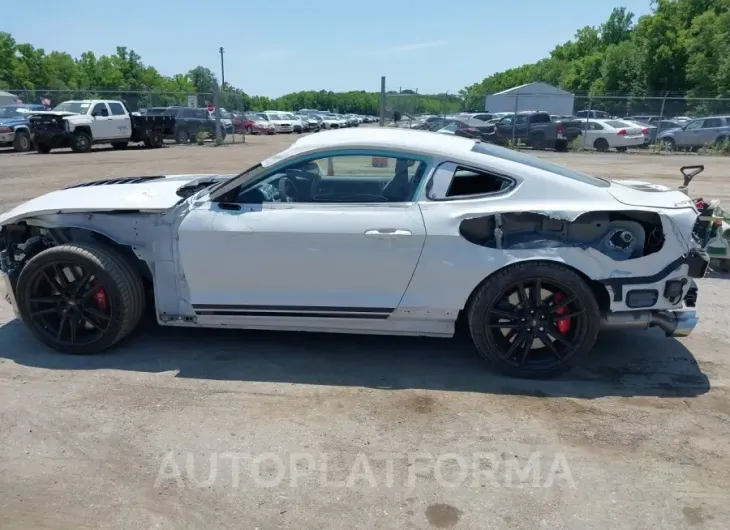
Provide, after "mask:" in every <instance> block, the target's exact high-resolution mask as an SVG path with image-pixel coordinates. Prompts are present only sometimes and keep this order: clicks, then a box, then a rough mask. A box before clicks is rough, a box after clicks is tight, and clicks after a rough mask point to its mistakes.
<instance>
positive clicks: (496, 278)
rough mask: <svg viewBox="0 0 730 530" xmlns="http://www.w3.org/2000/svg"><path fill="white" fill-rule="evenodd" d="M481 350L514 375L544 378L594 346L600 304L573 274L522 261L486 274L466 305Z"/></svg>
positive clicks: (551, 265) (550, 265) (570, 364)
mask: <svg viewBox="0 0 730 530" xmlns="http://www.w3.org/2000/svg"><path fill="white" fill-rule="evenodd" d="M467 321H468V324H469V330H470V333H471V336H472V340H473V341H474V345H475V346H476V348H477V351H478V352H479V354H480V355H481V356H482V357H483V358H484V359H485V360H487V361H488V362H489V363H490V364H491V365H492V366H493V367H494V368H496V369H497V370H498V371H500V372H502V373H505V374H507V375H510V376H513V377H522V378H531V379H546V378H550V377H554V376H556V375H559V374H561V373H563V372H566V371H567V370H569V369H570V368H572V367H573V365H574V364H576V363H577V362H578V361H579V359H580V358H581V357H583V356H585V355H587V354H588V353H589V352H590V350H591V349H592V348H593V346H594V344H595V342H596V337H597V336H598V330H599V327H600V312H599V308H598V303H597V302H596V299H595V296H594V295H593V292H592V291H591V289H590V287H589V286H588V285H587V284H586V282H585V281H584V280H583V278H581V277H580V276H579V275H578V274H577V273H576V272H574V271H572V270H571V269H568V268H567V267H565V266H563V265H560V264H557V263H551V262H525V263H519V264H516V265H512V266H510V267H507V268H506V269H503V270H502V271H499V272H497V273H496V274H494V275H492V276H490V277H489V278H488V279H487V280H486V281H485V282H484V283H483V284H482V285H480V286H479V287H478V288H477V290H476V291H475V294H474V296H473V297H472V299H471V301H470V302H469V304H468V306H467Z"/></svg>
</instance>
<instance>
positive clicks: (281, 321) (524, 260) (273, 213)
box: [0, 128, 709, 378]
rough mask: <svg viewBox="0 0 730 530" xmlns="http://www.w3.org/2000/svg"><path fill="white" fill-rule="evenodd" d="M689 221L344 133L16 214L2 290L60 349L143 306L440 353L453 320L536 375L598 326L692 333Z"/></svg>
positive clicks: (105, 341) (506, 167)
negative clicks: (437, 343)
mask: <svg viewBox="0 0 730 530" xmlns="http://www.w3.org/2000/svg"><path fill="white" fill-rule="evenodd" d="M375 159H377V160H378V163H377V164H376V163H375ZM383 159H384V160H383ZM424 179H428V183H427V185H422V184H423V181H424ZM546 190H549V193H546ZM454 199H458V200H454ZM364 203H365V204H368V205H369V207H368V208H363V207H362V206H363V204H364ZM281 204H287V207H286V208H279V207H278V205H281ZM312 204H317V208H314V209H313V208H312V207H311V205H312ZM394 205H398V207H397V208H395V207H394ZM262 206H264V207H263V208H262ZM334 218H341V219H346V220H347V222H335V223H333V221H332V220H333V219H334ZM697 218H698V212H697V210H696V209H695V205H694V203H693V202H692V201H691V200H690V199H689V198H688V197H687V196H686V195H685V194H684V193H682V192H680V191H678V190H675V189H671V188H667V187H663V186H659V185H655V184H654V185H651V186H648V185H647V184H646V183H645V182H637V181H608V180H605V179H602V178H598V177H593V176H590V175H587V174H584V173H581V172H578V171H574V170H570V169H567V168H565V167H562V166H558V165H556V164H553V163H550V162H548V161H547V160H543V159H539V158H536V157H532V156H529V155H527V154H525V153H520V152H518V151H514V150H511V149H504V148H501V147H498V146H495V145H491V144H488V143H484V142H476V141H474V140H470V139H466V138H460V137H456V136H451V137H450V136H446V135H436V134H429V133H427V132H418V131H408V130H399V129H393V128H387V129H380V128H367V129H353V130H350V131H345V132H342V131H340V132H335V133H322V134H316V135H308V136H305V137H302V138H301V139H299V140H298V141H297V142H295V143H294V144H293V145H292V146H291V147H289V148H288V149H287V150H285V151H283V152H281V153H279V154H276V155H274V156H273V157H271V158H268V159H267V160H264V161H263V162H262V163H260V164H256V165H254V166H253V167H251V168H250V169H248V170H246V171H244V172H243V173H241V174H239V175H219V176H211V175H180V176H160V175H155V176H147V177H144V176H142V177H130V178H127V179H119V178H114V179H108V180H99V181H93V182H84V183H81V184H77V185H75V186H71V187H69V188H66V189H63V190H59V191H54V192H51V193H48V194H46V195H43V196H41V197H38V198H36V199H33V200H31V201H28V202H26V203H24V204H21V205H19V206H17V207H15V208H14V209H12V210H10V211H7V212H5V213H3V214H0V227H1V231H0V234H1V236H2V237H1V239H0V241H1V243H0V281H2V282H3V283H4V285H5V290H6V293H8V296H7V298H8V300H9V301H10V303H11V304H12V306H13V309H14V311H15V312H16V314H17V315H18V316H19V317H20V318H21V319H22V321H23V322H24V323H25V324H26V326H27V329H28V330H29V332H30V333H31V334H32V335H33V336H34V337H36V338H37V339H38V340H39V341H41V342H42V343H44V344H46V345H47V346H49V347H51V348H54V349H56V350H58V351H61V352H67V353H76V354H82V353H83V354H92V353H97V352H102V351H105V350H107V349H109V348H110V347H112V346H114V345H115V344H118V343H119V342H120V341H121V340H123V339H124V338H125V337H127V336H129V335H130V334H131V333H132V332H133V331H134V330H135V328H137V327H138V324H139V322H140V321H141V319H142V318H143V315H145V306H146V305H147V304H154V307H153V309H154V313H155V315H156V317H157V321H158V323H159V324H161V325H164V326H178V327H193V328H207V327H215V328H220V327H225V328H240V329H252V328H263V329H269V330H287V331H309V332H312V331H319V332H333V331H334V332H342V333H367V334H383V335H416V336H429V337H450V336H452V335H453V334H454V332H455V329H456V324H457V321H458V322H462V321H463V323H464V327H465V329H466V330H468V331H469V332H470V334H471V338H472V340H473V342H474V344H475V346H476V350H477V352H478V353H479V354H480V355H481V356H482V357H483V358H484V359H485V360H486V361H488V362H489V363H490V365H491V366H493V367H495V368H496V369H498V370H500V371H502V372H504V373H506V374H509V375H511V376H517V377H531V378H545V377H552V376H555V375H557V374H560V373H562V372H565V371H566V370H568V369H570V368H571V367H572V366H573V365H575V364H577V363H579V362H581V361H582V360H583V359H584V358H585V357H586V356H587V355H588V354H589V353H590V351H591V350H592V349H593V347H594V344H595V343H596V339H597V336H598V332H599V330H600V329H609V330H610V329H617V328H622V327H630V328H633V329H637V328H649V327H658V328H660V329H662V330H663V331H664V332H665V333H666V335H667V336H685V335H688V334H689V333H690V332H691V331H692V330H693V329H694V327H695V326H696V323H697V314H696V309H695V303H696V299H697V294H698V289H697V285H696V284H695V282H694V280H693V279H694V278H701V277H702V276H704V274H705V272H706V271H707V268H708V264H709V258H708V256H707V253H706V252H704V251H702V250H701V249H699V247H698V245H697V243H695V242H694V240H693V237H692V234H693V229H694V226H695V222H696V221H697ZM161 219H164V222H161V221H160V220H161ZM29 220H32V222H27V221H29ZM232 237H233V238H236V242H237V244H235V245H232V244H231V238H232ZM617 270H620V271H621V274H616V271H617ZM302 271H306V273H304V274H303V273H302ZM383 271H387V274H384V273H383ZM254 280H255V281H254ZM153 291H154V297H153V296H151V294H150V293H151V292H153ZM181 292H183V293H185V296H180V293H181ZM363 362H366V360H365V359H363Z"/></svg>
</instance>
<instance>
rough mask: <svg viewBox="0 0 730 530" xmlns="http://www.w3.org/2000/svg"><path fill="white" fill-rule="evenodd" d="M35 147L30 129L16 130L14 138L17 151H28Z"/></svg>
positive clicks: (14, 146) (14, 147)
mask: <svg viewBox="0 0 730 530" xmlns="http://www.w3.org/2000/svg"><path fill="white" fill-rule="evenodd" d="M32 147H33V142H32V141H31V140H30V134H28V131H16V132H15V138H14V139H13V149H14V150H15V152H17V153H26V152H28V151H30V149H31V148H32Z"/></svg>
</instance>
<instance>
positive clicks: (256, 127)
mask: <svg viewBox="0 0 730 530" xmlns="http://www.w3.org/2000/svg"><path fill="white" fill-rule="evenodd" d="M235 125H236V124H235V122H234V126H235ZM241 125H242V127H243V132H244V133H245V134H276V129H275V128H274V124H273V123H271V122H270V121H269V119H268V118H267V117H266V116H265V115H264V114H257V113H247V114H245V115H244V116H243V121H242V122H241Z"/></svg>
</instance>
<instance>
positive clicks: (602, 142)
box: [593, 138, 608, 153]
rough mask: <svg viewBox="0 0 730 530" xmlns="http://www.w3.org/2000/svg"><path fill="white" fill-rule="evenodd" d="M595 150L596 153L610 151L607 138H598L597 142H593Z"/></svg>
mask: <svg viewBox="0 0 730 530" xmlns="http://www.w3.org/2000/svg"><path fill="white" fill-rule="evenodd" d="M593 148H594V149H595V150H596V151H600V152H601V153H605V152H606V151H608V141H606V139H605V138H597V139H596V141H595V142H593Z"/></svg>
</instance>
